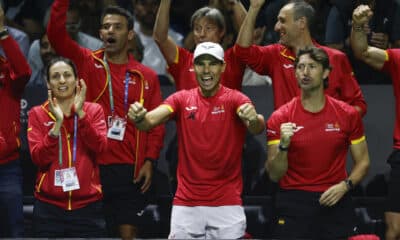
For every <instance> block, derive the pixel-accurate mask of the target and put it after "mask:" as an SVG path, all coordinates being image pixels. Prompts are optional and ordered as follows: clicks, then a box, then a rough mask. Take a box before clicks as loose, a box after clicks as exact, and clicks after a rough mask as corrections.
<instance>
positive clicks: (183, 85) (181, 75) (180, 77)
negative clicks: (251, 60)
mask: <svg viewBox="0 0 400 240" xmlns="http://www.w3.org/2000/svg"><path fill="white" fill-rule="evenodd" d="M224 59H225V62H226V69H225V71H224V72H223V73H222V75H221V84H222V85H224V86H225V87H228V88H232V89H236V90H239V91H240V90H241V89H242V80H243V74H244V70H245V69H246V65H245V64H244V63H243V62H241V61H240V60H239V59H238V58H237V57H236V56H235V55H234V54H233V49H232V48H230V49H227V50H226V51H225V56H224ZM168 72H169V73H170V74H171V75H172V76H173V77H174V80H175V85H176V90H183V89H186V90H188V89H192V88H195V87H197V86H198V84H197V80H196V74H195V72H194V69H193V53H191V52H189V51H188V50H186V49H184V48H182V47H178V61H177V62H176V63H175V64H172V65H171V66H169V67H168Z"/></svg>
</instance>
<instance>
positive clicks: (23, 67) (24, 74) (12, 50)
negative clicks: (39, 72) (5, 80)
mask: <svg viewBox="0 0 400 240" xmlns="http://www.w3.org/2000/svg"><path fill="white" fill-rule="evenodd" d="M0 43H1V46H2V48H3V50H4V53H5V55H6V58H7V61H8V62H9V63H10V75H11V78H12V80H16V84H18V85H19V86H18V88H19V89H21V91H22V90H23V88H24V86H25V84H26V83H27V82H28V80H29V78H30V76H31V68H30V67H29V64H28V61H27V60H26V58H25V56H24V54H23V53H22V51H21V48H20V47H19V45H18V43H17V42H16V41H15V40H14V39H13V38H12V37H11V36H7V37H5V38H4V39H1V40H0Z"/></svg>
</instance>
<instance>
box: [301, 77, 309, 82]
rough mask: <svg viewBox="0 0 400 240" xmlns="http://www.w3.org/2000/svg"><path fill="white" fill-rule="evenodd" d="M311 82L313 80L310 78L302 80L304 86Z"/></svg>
mask: <svg viewBox="0 0 400 240" xmlns="http://www.w3.org/2000/svg"><path fill="white" fill-rule="evenodd" d="M310 82H311V78H309V77H304V78H302V79H301V83H302V84H309V83H310Z"/></svg>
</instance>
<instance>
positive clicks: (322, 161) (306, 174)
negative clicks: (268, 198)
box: [267, 95, 364, 192]
mask: <svg viewBox="0 0 400 240" xmlns="http://www.w3.org/2000/svg"><path fill="white" fill-rule="evenodd" d="M285 122H292V123H295V124H296V126H297V128H298V130H297V131H296V132H295V133H294V135H293V137H292V139H291V141H290V147H289V152H288V170H287V172H286V174H285V175H284V176H283V177H282V178H281V180H280V181H279V184H280V186H281V188H283V189H297V190H304V191H312V192H323V191H325V190H326V189H328V188H329V187H331V186H332V185H334V184H336V183H338V182H340V181H342V180H344V179H345V178H346V177H347V173H346V159H347V152H348V148H349V145H350V144H351V141H353V140H358V139H360V138H362V137H363V136H364V127H363V124H362V121H361V117H360V115H359V114H358V112H357V111H356V110H355V109H354V108H353V107H352V106H349V105H348V104H346V103H344V102H342V101H339V100H336V99H334V98H332V97H329V96H327V95H326V103H325V107H324V108H323V109H322V110H321V111H320V112H318V113H311V112H308V111H307V110H305V109H304V108H303V106H302V104H301V100H300V97H297V98H294V99H293V100H292V101H290V102H289V103H288V104H286V105H284V106H282V107H281V108H279V109H278V110H277V111H275V112H274V113H273V114H272V115H271V117H270V118H269V119H268V121H267V139H268V144H271V142H274V141H276V140H279V139H280V126H281V124H282V123H285Z"/></svg>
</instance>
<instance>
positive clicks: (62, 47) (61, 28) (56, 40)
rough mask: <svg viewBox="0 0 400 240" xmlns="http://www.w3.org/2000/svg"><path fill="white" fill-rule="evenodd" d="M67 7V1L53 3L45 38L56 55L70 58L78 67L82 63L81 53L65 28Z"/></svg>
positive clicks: (56, 0) (57, 0)
mask: <svg viewBox="0 0 400 240" xmlns="http://www.w3.org/2000/svg"><path fill="white" fill-rule="evenodd" d="M68 7H69V0H55V1H54V2H53V5H52V6H51V11H50V20H49V23H48V25H47V37H48V38H49V42H50V45H51V46H52V47H53V48H54V50H55V51H56V53H57V54H58V55H60V56H63V57H66V58H70V59H71V60H72V61H74V63H75V64H76V65H78V66H79V65H81V64H80V63H81V62H82V61H84V57H83V52H82V51H81V47H80V46H79V45H78V43H76V42H75V41H74V40H72V38H71V37H70V36H69V34H68V32H67V29H66V27H65V23H66V21H67V11H68Z"/></svg>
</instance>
